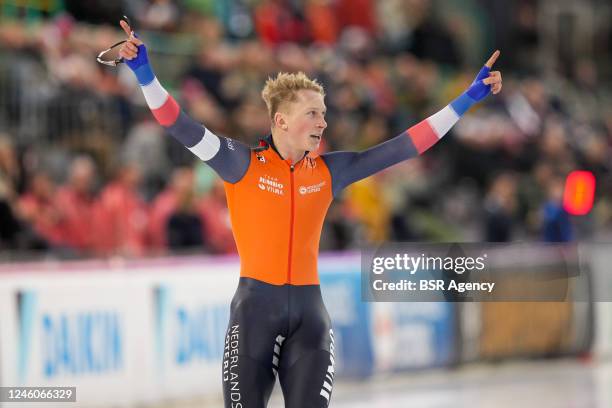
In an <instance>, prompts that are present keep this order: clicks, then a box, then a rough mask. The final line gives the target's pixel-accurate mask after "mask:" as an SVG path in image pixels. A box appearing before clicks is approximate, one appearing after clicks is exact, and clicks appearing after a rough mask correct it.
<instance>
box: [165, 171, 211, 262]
mask: <svg viewBox="0 0 612 408" xmlns="http://www.w3.org/2000/svg"><path fill="white" fill-rule="evenodd" d="M192 180H193V178H192ZM188 186H189V188H185V189H183V190H181V191H179V192H178V193H177V195H176V200H177V201H176V208H175V210H174V212H173V213H172V214H170V216H169V217H168V222H167V224H166V239H167V241H168V248H170V249H172V250H179V249H189V248H193V249H202V247H203V246H204V238H203V236H202V229H203V228H202V221H201V219H200V217H199V215H198V212H197V206H196V200H195V190H194V185H193V182H192V183H190V184H189V185H188Z"/></svg>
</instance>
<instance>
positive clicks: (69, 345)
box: [41, 310, 124, 379]
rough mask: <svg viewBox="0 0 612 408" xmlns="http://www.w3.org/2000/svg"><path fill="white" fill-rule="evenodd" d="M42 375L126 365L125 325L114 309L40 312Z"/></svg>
mask: <svg viewBox="0 0 612 408" xmlns="http://www.w3.org/2000/svg"><path fill="white" fill-rule="evenodd" d="M41 322H42V325H41V340H42V341H41V344H42V354H41V357H42V364H43V375H44V376H45V377H46V378H48V379H54V378H56V377H62V376H70V377H74V376H77V375H79V376H80V375H83V374H105V373H110V372H115V371H119V370H121V369H122V368H123V364H124V360H123V358H124V356H123V325H122V321H121V316H120V314H119V313H118V312H117V311H115V310H82V311H79V312H76V313H66V312H59V313H58V312H55V313H42V315H41Z"/></svg>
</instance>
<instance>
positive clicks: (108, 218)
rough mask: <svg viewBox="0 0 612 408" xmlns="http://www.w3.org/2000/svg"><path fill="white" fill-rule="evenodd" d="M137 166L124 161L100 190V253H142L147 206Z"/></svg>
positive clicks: (96, 217)
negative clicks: (141, 190)
mask: <svg viewBox="0 0 612 408" xmlns="http://www.w3.org/2000/svg"><path fill="white" fill-rule="evenodd" d="M140 181H141V173H140V170H139V169H138V167H136V166H135V165H133V164H131V163H125V164H123V165H122V166H121V167H119V169H118V170H117V173H116V176H115V177H114V179H113V181H111V182H110V183H109V184H108V185H107V186H106V187H105V188H104V189H103V190H102V192H101V193H100V198H99V200H98V202H97V203H96V207H95V210H94V211H95V212H94V221H95V222H94V223H93V226H94V228H93V231H95V237H94V240H95V250H96V252H97V253H98V254H100V255H125V256H139V255H143V254H144V252H145V249H146V226H147V208H146V205H145V203H144V201H143V200H142V199H141V198H140V196H139V192H138V188H139V185H140Z"/></svg>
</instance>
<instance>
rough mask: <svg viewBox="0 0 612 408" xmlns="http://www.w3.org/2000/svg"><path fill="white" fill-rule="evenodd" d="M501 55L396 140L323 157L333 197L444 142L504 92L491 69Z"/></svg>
mask: <svg viewBox="0 0 612 408" xmlns="http://www.w3.org/2000/svg"><path fill="white" fill-rule="evenodd" d="M499 54H500V53H499V51H495V52H494V53H493V55H492V56H491V58H489V60H488V61H487V63H486V64H485V65H484V67H482V69H481V70H480V72H479V73H478V75H477V76H476V79H475V80H474V82H473V83H472V84H471V85H470V87H469V88H468V89H467V90H466V91H465V92H464V93H463V94H461V95H460V96H459V97H458V98H457V99H455V100H454V101H452V102H451V103H450V104H449V105H447V106H446V107H444V109H442V110H440V111H439V112H437V113H435V114H433V115H432V116H430V117H428V118H427V119H425V120H423V121H422V122H420V123H418V124H416V125H414V126H412V127H411V128H410V129H408V130H406V131H404V132H403V133H401V134H399V135H398V136H396V137H394V138H393V139H390V140H387V141H386V142H384V143H381V144H378V145H376V146H374V147H372V148H370V149H368V150H365V151H363V152H342V151H341V152H332V153H327V154H324V155H322V158H323V160H325V163H326V164H327V167H328V168H329V170H330V172H331V176H332V190H333V194H334V196H337V195H338V193H339V192H340V191H342V190H343V189H344V188H345V187H347V186H348V185H349V184H351V183H354V182H356V181H359V180H361V179H363V178H366V177H368V176H371V175H372V174H374V173H377V172H379V171H380V170H383V169H385V168H387V167H390V166H392V165H394V164H396V163H399V162H401V161H403V160H406V159H409V158H411V157H415V156H418V155H420V154H423V153H424V152H425V151H426V150H427V149H429V148H430V147H431V146H433V145H434V144H436V143H437V142H438V141H439V140H440V139H442V137H443V136H444V135H445V134H446V133H448V131H449V130H450V129H451V128H452V127H453V126H454V125H455V123H457V121H458V120H459V118H461V116H463V114H464V113H465V112H467V111H468V109H470V107H471V106H472V105H474V104H475V103H477V102H480V101H481V100H483V99H484V98H485V97H486V96H487V95H489V93H491V92H492V93H493V94H495V95H496V94H498V93H499V92H500V91H501V89H502V78H501V73H500V72H499V71H493V72H491V68H492V67H493V64H494V63H495V61H496V60H497V58H498V57H499Z"/></svg>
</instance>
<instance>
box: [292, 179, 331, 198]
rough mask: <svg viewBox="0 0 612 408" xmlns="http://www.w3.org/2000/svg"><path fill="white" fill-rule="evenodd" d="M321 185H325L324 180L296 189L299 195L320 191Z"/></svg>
mask: <svg viewBox="0 0 612 408" xmlns="http://www.w3.org/2000/svg"><path fill="white" fill-rule="evenodd" d="M323 186H325V181H322V182H320V183H318V184H313V185H310V186H300V187H299V188H298V191H299V193H300V194H301V195H306V194H312V193H317V192H319V191H321V189H322V188H323Z"/></svg>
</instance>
